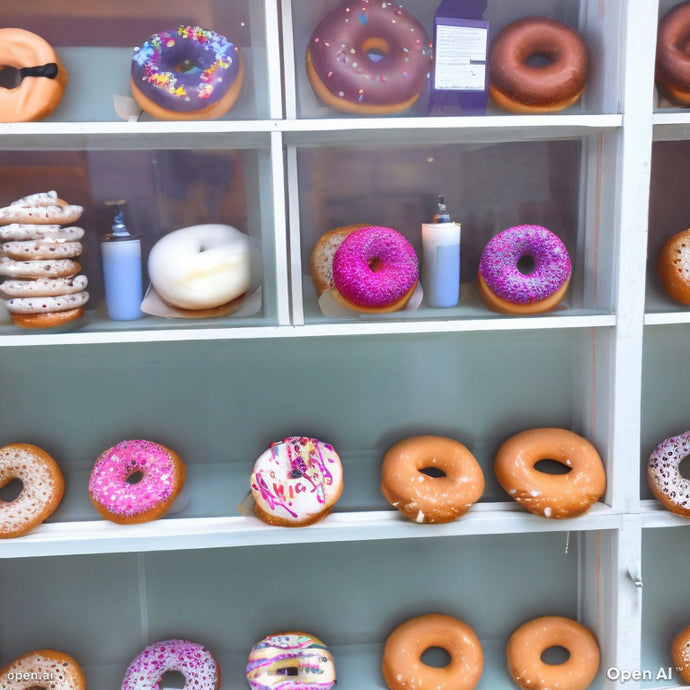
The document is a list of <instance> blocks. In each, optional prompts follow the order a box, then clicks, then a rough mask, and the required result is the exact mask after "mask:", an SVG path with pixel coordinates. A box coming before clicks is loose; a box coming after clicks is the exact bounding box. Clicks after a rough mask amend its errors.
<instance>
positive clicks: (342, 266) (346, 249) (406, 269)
mask: <svg viewBox="0 0 690 690" xmlns="http://www.w3.org/2000/svg"><path fill="white" fill-rule="evenodd" d="M418 278H419V264H418V261H417V255H416V254H415V251H414V247H413V246H412V245H411V244H410V243H409V242H408V240H407V239H406V238H405V236H404V235H401V234H400V233H399V232H398V231H397V230H393V229H392V228H382V227H377V226H374V227H365V228H360V229H359V230H355V231H354V232H352V233H350V234H349V235H348V236H347V237H346V238H345V239H344V240H343V241H342V243H341V244H340V246H339V247H338V249H337V250H336V252H335V254H334V255H333V282H334V284H335V288H336V291H337V292H334V296H335V297H336V298H337V301H339V302H341V303H342V304H343V305H344V306H346V307H348V308H349V309H352V310H354V311H359V312H362V313H365V314H380V313H384V312H392V311H397V310H399V309H402V308H403V307H404V306H405V305H406V304H407V302H408V301H409V299H410V297H411V296H412V293H413V292H414V290H415V287H416V286H417V280H418Z"/></svg>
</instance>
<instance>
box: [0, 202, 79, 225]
mask: <svg viewBox="0 0 690 690" xmlns="http://www.w3.org/2000/svg"><path fill="white" fill-rule="evenodd" d="M83 212H84V207H83V206H73V205H66V206H58V205H55V206H22V205H20V204H19V203H17V202H15V203H13V204H10V205H9V206H5V208H0V224H2V225H8V224H10V223H30V224H36V225H43V224H44V223H45V224H48V225H65V224H67V223H76V221H78V220H79V218H80V217H81V214H82V213H83Z"/></svg>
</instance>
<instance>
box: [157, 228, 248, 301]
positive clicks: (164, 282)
mask: <svg viewBox="0 0 690 690" xmlns="http://www.w3.org/2000/svg"><path fill="white" fill-rule="evenodd" d="M148 269H149V276H150V278H151V283H152V285H153V287H154V288H155V289H156V292H157V293H158V294H159V295H160V296H161V297H162V298H163V299H164V300H165V301H166V302H168V303H169V304H172V305H173V306H175V307H179V308H180V309H212V308H214V307H219V306H221V305H223V304H227V303H228V302H231V301H232V300H234V299H237V298H238V297H240V296H242V295H243V294H244V293H246V292H247V290H248V289H249V282H250V269H249V239H248V238H247V236H246V235H245V234H244V233H242V232H240V231H239V230H238V229H237V228H233V227H232V226H230V225H214V224H208V225H193V226H191V227H188V228H181V229H180V230H175V231H174V232H171V233H169V234H167V235H165V236H164V237H162V238H161V239H160V240H158V242H156V244H155V245H154V246H153V248H152V249H151V252H150V253H149V259H148Z"/></svg>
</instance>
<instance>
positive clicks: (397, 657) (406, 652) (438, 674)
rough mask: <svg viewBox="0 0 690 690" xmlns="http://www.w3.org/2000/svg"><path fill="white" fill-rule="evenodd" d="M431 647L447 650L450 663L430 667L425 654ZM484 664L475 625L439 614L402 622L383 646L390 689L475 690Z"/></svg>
mask: <svg viewBox="0 0 690 690" xmlns="http://www.w3.org/2000/svg"><path fill="white" fill-rule="evenodd" d="M430 647H440V648H441V649H445V650H446V652H448V654H449V655H450V663H449V664H448V665H447V666H445V667H443V668H436V667H434V666H428V665H427V664H425V663H424V662H423V661H422V654H424V652H425V651H426V650H427V649H429V648H430ZM483 667H484V653H483V651H482V646H481V644H480V642H479V638H478V637H477V635H476V633H475V632H474V630H472V628H471V627H470V626H469V625H467V623H463V622H462V621H460V620H458V619H457V618H452V617H451V616H445V615H443V614H440V613H431V614H428V615H425V616H418V617H417V618H412V619H410V620H408V621H406V622H404V623H402V624H400V625H399V626H398V627H397V628H396V629H395V630H394V631H393V632H392V633H391V634H390V635H389V637H388V639H387V640H386V644H385V646H384V648H383V661H382V664H381V669H382V671H383V678H384V680H385V681H386V685H387V687H388V688H389V690H423V689H425V688H433V689H434V690H473V689H474V688H476V687H477V685H478V683H479V678H480V676H481V675H482V669H483Z"/></svg>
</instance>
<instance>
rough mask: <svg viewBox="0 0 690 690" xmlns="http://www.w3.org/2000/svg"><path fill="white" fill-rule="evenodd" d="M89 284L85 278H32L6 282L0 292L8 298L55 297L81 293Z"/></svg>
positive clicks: (0, 286) (1, 284) (1, 285)
mask: <svg viewBox="0 0 690 690" xmlns="http://www.w3.org/2000/svg"><path fill="white" fill-rule="evenodd" d="M88 284H89V281H88V279H87V278H86V276H82V275H79V276H70V277H68V278H34V280H6V281H4V282H3V283H0V292H2V293H4V294H5V295H7V296H8V297H34V298H35V297H55V296H59V295H72V294H74V293H76V292H83V291H84V290H85V289H86V286H87V285H88Z"/></svg>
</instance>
